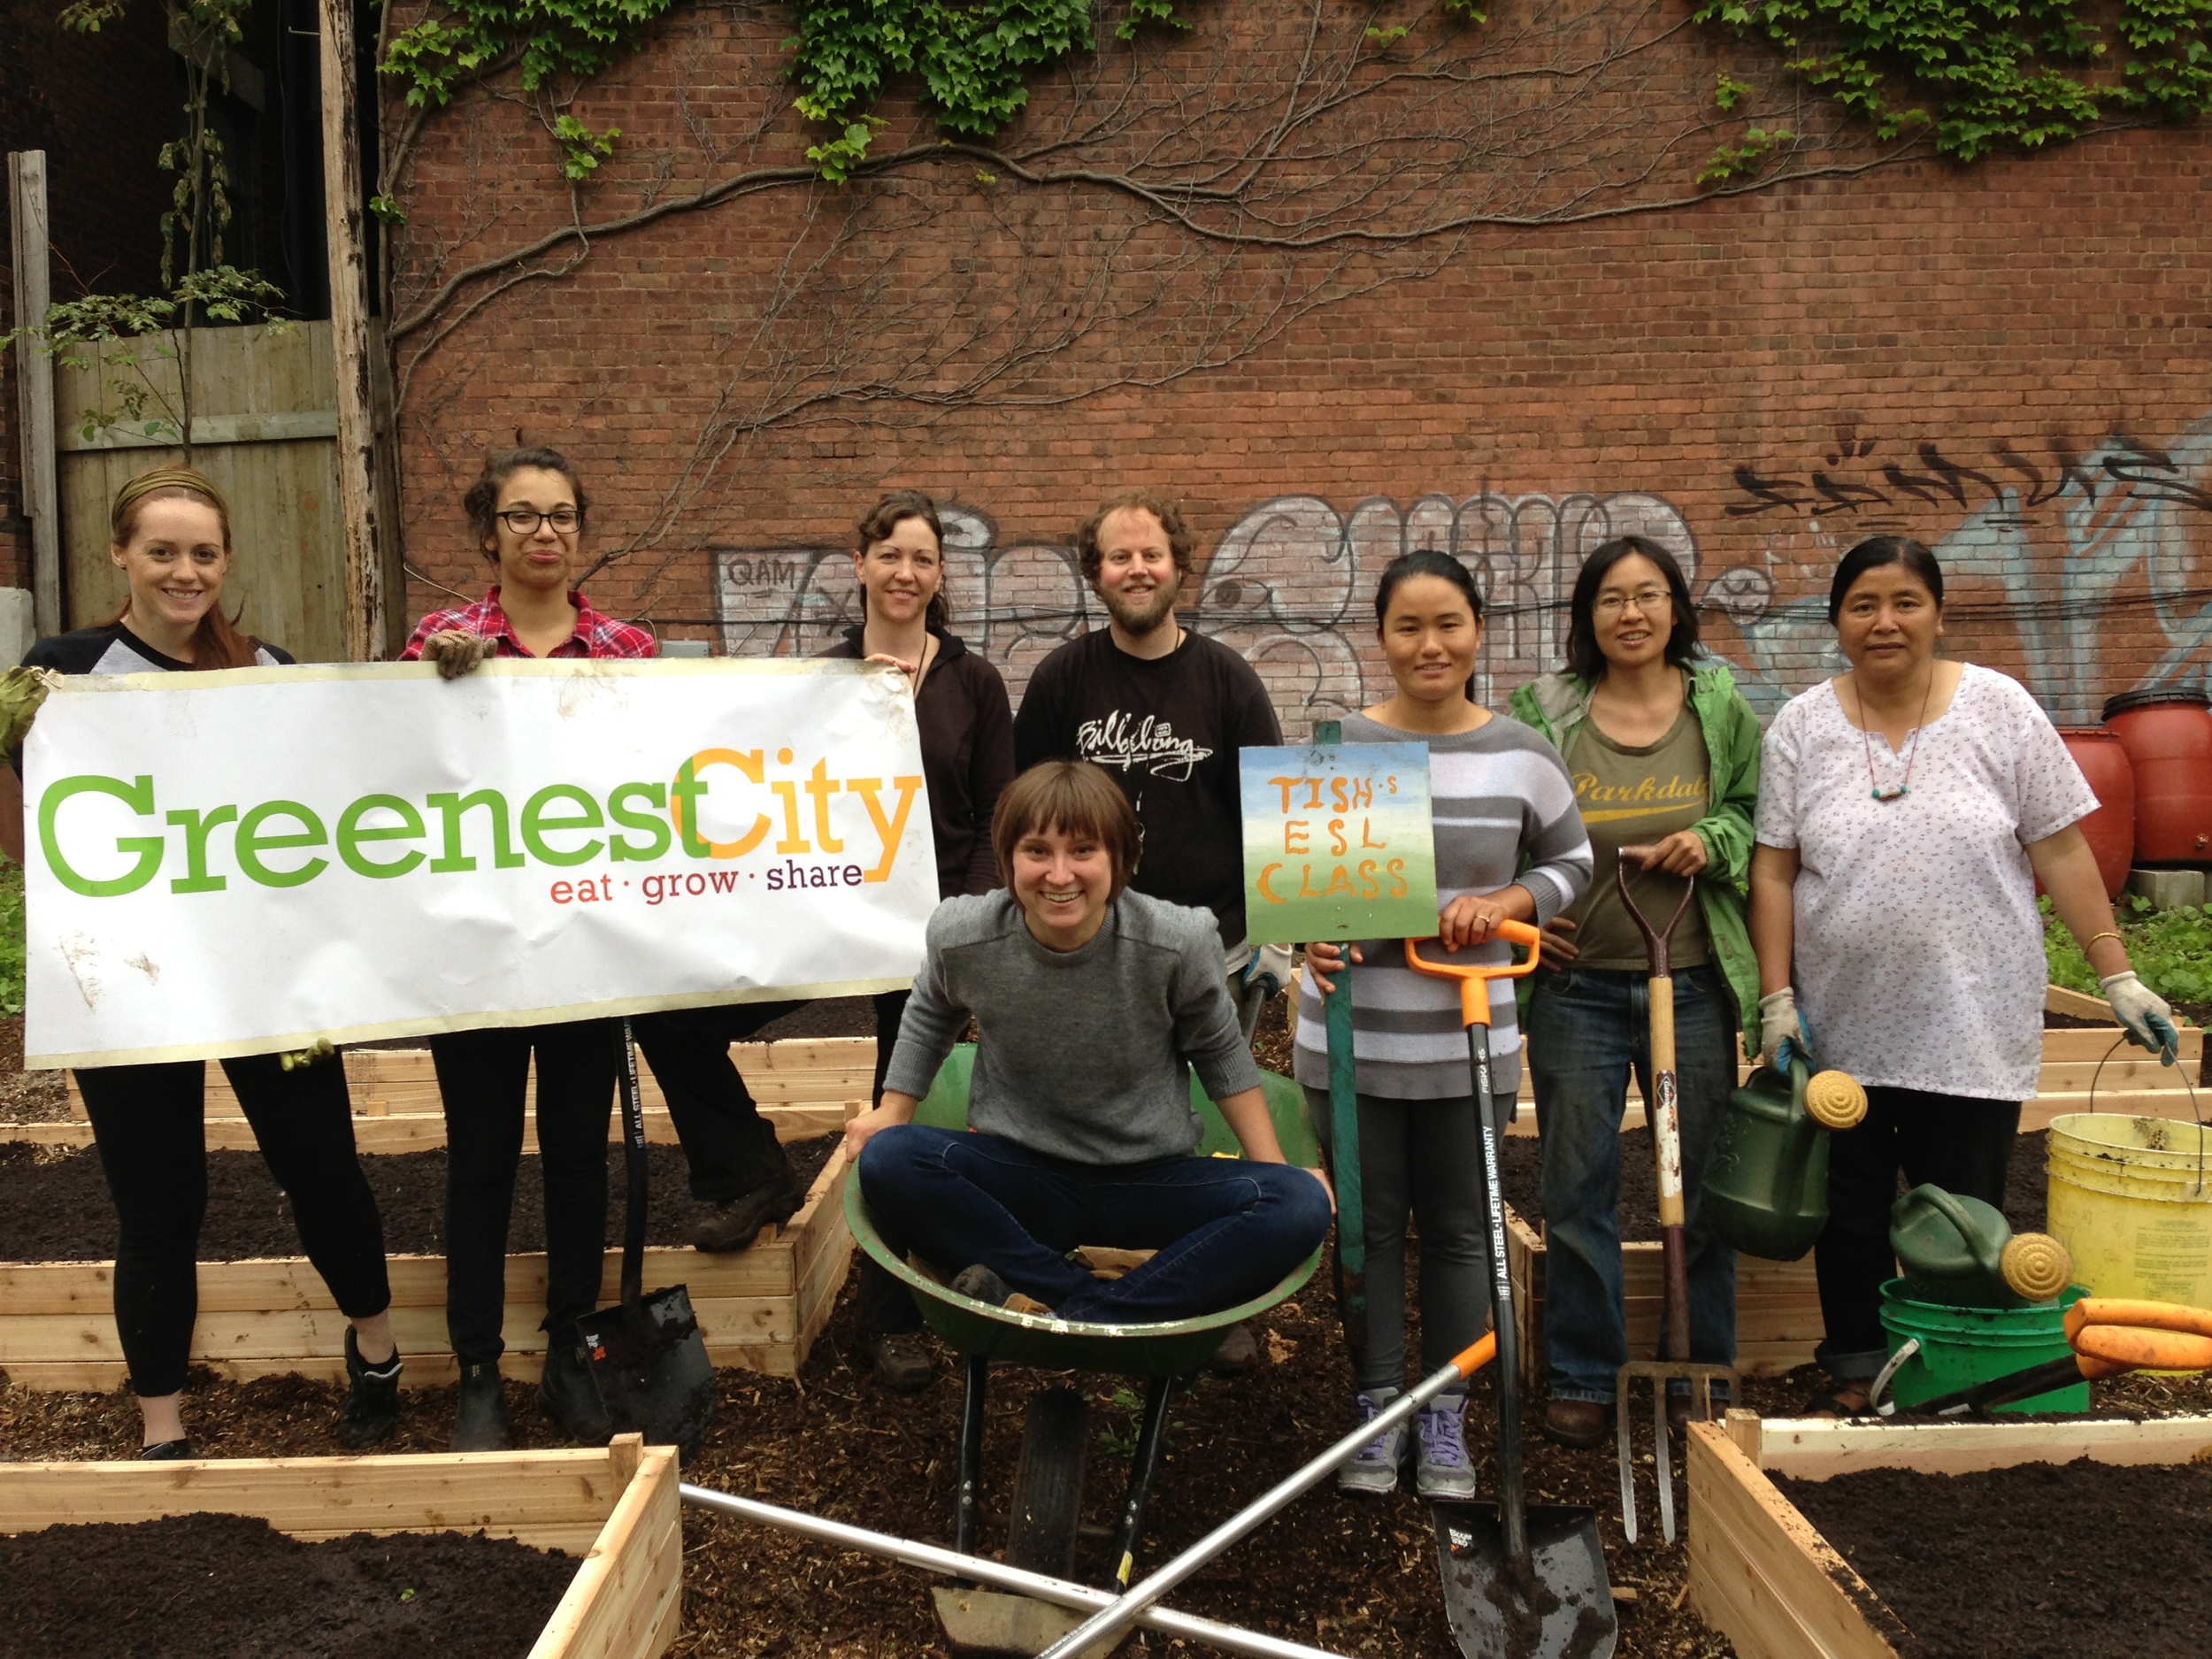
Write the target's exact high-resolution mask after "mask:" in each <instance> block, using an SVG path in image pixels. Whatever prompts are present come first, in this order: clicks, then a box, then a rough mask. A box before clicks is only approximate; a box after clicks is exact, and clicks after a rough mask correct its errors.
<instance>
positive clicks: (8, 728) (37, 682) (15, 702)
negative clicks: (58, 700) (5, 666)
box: [0, 668, 61, 755]
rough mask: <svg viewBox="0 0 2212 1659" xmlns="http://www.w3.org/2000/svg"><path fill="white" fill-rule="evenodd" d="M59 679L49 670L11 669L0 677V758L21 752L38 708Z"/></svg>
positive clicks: (36, 715) (57, 675) (56, 674)
mask: <svg viewBox="0 0 2212 1659" xmlns="http://www.w3.org/2000/svg"><path fill="white" fill-rule="evenodd" d="M60 678H61V676H60V675H59V674H58V673H56V672H54V671H53V670H52V669H50V668H11V669H10V670H8V672H6V673H4V674H0V755H12V754H15V753H16V752H17V751H18V750H19V749H22V747H23V740H24V739H25V738H27V737H28V736H29V735H30V734H31V722H32V721H33V720H35V719H36V718H38V711H39V707H40V705H41V704H42V703H44V702H45V701H46V694H47V693H48V692H50V691H51V690H52V689H53V688H54V683H55V681H57V680H59V679H60Z"/></svg>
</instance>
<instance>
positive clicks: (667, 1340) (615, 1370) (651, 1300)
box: [576, 1285, 714, 1463]
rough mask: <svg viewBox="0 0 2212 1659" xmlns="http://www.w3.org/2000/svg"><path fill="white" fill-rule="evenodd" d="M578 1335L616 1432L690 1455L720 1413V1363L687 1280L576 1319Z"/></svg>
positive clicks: (593, 1378)
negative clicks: (712, 1358)
mask: <svg viewBox="0 0 2212 1659" xmlns="http://www.w3.org/2000/svg"><path fill="white" fill-rule="evenodd" d="M576 1336H577V1340H578V1341H579V1342H580V1343H581V1344H582V1346H583V1350H584V1357H585V1360H586V1361H587V1363H588V1364H589V1365H590V1367H591V1379H592V1381H593V1382H594V1383H595V1384H596V1385H597V1386H598V1389H599V1398H600V1402H602V1403H603V1405H605V1407H606V1408H607V1416H608V1417H609V1418H610V1419H611V1420H612V1422H613V1424H614V1432H616V1433H617V1434H626V1433H631V1432H636V1433H640V1434H642V1435H644V1436H645V1439H646V1442H647V1443H648V1444H649V1445H653V1446H673V1447H675V1448H677V1449H678V1451H679V1452H680V1453H681V1454H682V1455H683V1458H684V1461H686V1462H687V1463H688V1462H689V1461H690V1460H691V1458H692V1457H693V1456H694V1455H696V1454H697V1452H698V1450H699V1442H700V1441H701V1440H703V1439H704V1438H705V1436H706V1432H707V1423H708V1420H709V1419H710V1417H713V1415H714V1366H713V1365H712V1363H710V1362H709V1360H708V1358H707V1344H706V1339H705V1338H704V1337H703V1336H702V1335H700V1333H699V1321H698V1319H697V1318H696V1317H695V1316H694V1315H693V1313H692V1311H691V1292H690V1291H689V1290H688V1289H687V1288H686V1287H685V1286H681V1285H671V1286H669V1287H668V1288H667V1289H665V1290H657V1291H654V1292H653V1293H652V1294H650V1295H649V1296H646V1297H643V1298H642V1299H641V1300H640V1302H638V1303H637V1304H636V1305H635V1306H634V1307H633V1306H631V1305H629V1304H626V1303H622V1302H618V1303H616V1304H615V1305H614V1306H613V1307H611V1308H602V1309H601V1310H599V1311H598V1312H596V1313H594V1314H590V1315H588V1316H587V1317H584V1318H581V1319H579V1320H578V1321H577V1322H576Z"/></svg>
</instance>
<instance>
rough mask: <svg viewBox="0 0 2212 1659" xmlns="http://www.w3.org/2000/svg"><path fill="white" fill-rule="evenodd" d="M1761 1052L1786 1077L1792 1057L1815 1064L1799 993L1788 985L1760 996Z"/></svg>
mask: <svg viewBox="0 0 2212 1659" xmlns="http://www.w3.org/2000/svg"><path fill="white" fill-rule="evenodd" d="M1759 1052H1760V1054H1761V1055H1763V1056H1765V1059H1766V1063H1767V1064H1769V1065H1770V1066H1772V1067H1773V1068H1774V1069H1775V1070H1776V1071H1779V1072H1780V1073H1781V1074H1782V1075H1783V1076H1784V1077H1787V1076H1788V1075H1789V1074H1790V1064H1791V1063H1792V1062H1793V1061H1795V1060H1802V1061H1804V1063H1805V1064H1807V1065H1808V1066H1810V1065H1812V1064H1813V1033H1812V1030H1811V1028H1810V1027H1809V1026H1808V1025H1806V1024H1805V1017H1804V1015H1802V1014H1801V1013H1799V1012H1798V1011H1797V993H1796V992H1795V991H1794V990H1792V989H1788V988H1785V989H1783V990H1779V991H1772V992H1770V993H1769V994H1768V995H1764V996H1763V997H1761V998H1760V999H1759Z"/></svg>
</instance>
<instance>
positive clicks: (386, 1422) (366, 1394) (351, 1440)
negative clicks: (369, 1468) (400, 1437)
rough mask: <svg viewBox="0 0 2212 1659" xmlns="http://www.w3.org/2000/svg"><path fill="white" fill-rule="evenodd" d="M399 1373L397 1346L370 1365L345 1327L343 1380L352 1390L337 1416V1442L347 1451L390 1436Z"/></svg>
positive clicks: (396, 1415)
mask: <svg viewBox="0 0 2212 1659" xmlns="http://www.w3.org/2000/svg"><path fill="white" fill-rule="evenodd" d="M399 1373H400V1363H399V1352H398V1350H397V1349H394V1350H393V1352H392V1356H391V1357H390V1358H389V1359H388V1360H386V1361H385V1362H384V1363H382V1364H380V1365H371V1364H370V1363H368V1362H367V1361H366V1360H365V1359H363V1358H362V1357H361V1347H360V1344H359V1343H357V1341H355V1340H354V1332H353V1327H352V1326H351V1325H348V1326H347V1327H346V1380H347V1381H348V1382H349V1383H350V1384H351V1385H352V1392H351V1393H349V1394H348V1395H347V1396H346V1409H345V1411H344V1413H343V1414H342V1416H341V1417H339V1419H338V1443H339V1444H340V1445H341V1446H343V1447H344V1448H346V1449H347V1450H348V1451H354V1452H359V1451H366V1450H367V1449H368V1448H370V1447H372V1446H374V1445H376V1444H377V1443H378V1442H379V1441H380V1440H389V1439H390V1438H391V1434H392V1431H393V1430H394V1429H396V1428H397V1427H398V1426H399Z"/></svg>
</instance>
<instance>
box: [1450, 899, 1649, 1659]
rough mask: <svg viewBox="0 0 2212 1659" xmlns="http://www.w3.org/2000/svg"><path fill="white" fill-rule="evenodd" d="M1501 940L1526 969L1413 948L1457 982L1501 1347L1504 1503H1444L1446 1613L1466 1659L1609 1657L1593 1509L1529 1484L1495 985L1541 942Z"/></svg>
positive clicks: (1528, 932)
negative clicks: (1525, 1482)
mask: <svg viewBox="0 0 2212 1659" xmlns="http://www.w3.org/2000/svg"><path fill="white" fill-rule="evenodd" d="M1498 936H1499V937H1500V938H1501V939H1502V940H1504V941H1507V942H1508V943H1509V944H1521V945H1525V946H1527V947H1528V959H1527V960H1526V961H1525V962H1522V963H1519V964H1510V963H1467V964H1460V963H1448V962H1432V961H1430V960H1428V959H1427V958H1425V957H1424V956H1422V955H1421V954H1420V952H1419V950H1418V949H1416V946H1417V942H1418V941H1415V940H1411V939H1409V940H1407V941H1406V962H1407V964H1408V965H1409V966H1410V967H1411V968H1412V969H1413V970H1414V971H1415V972H1418V973H1425V974H1429V975H1431V976H1432V977H1434V978H1437V979H1457V980H1458V981H1459V1012H1460V1018H1461V1020H1462V1021H1463V1023H1464V1024H1465V1025H1466V1027H1467V1056H1468V1063H1469V1065H1470V1068H1471V1071H1472V1072H1473V1076H1474V1085H1475V1115H1476V1117H1477V1119H1478V1120H1479V1124H1480V1125H1481V1130H1482V1168H1481V1171H1479V1173H1480V1177H1481V1180H1482V1189H1483V1209H1484V1212H1485V1215H1486V1219H1487V1222H1488V1225H1489V1229H1490V1307H1491V1333H1492V1335H1493V1336H1494V1338H1495V1339H1496V1340H1497V1348H1498V1502H1495V1503H1462V1502H1439V1503H1432V1504H1431V1505H1430V1506H1429V1507H1430V1509H1431V1511H1432V1514H1433V1515H1434V1517H1435V1523H1436V1554H1437V1560H1438V1564H1439V1565H1440V1567H1441V1568H1442V1569H1443V1575H1444V1609H1445V1613H1446V1616H1447V1617H1448V1618H1449V1620H1450V1622H1451V1627H1452V1638H1453V1640H1455V1641H1456V1642H1457V1643H1458V1644H1459V1650H1460V1652H1461V1653H1463V1654H1465V1655H1467V1659H1610V1655H1612V1652H1613V1648H1614V1644H1615V1643H1616V1641H1617V1640H1618V1638H1619V1630H1620V1627H1619V1619H1618V1616H1617V1614H1616V1613H1615V1612H1614V1610H1613V1591H1612V1586H1610V1585H1609V1583H1608V1582H1607V1581H1606V1575H1605V1548H1604V1546H1603V1545H1602V1544H1601V1543H1600V1542H1599V1540H1598V1519H1597V1514H1596V1512H1595V1511H1594V1510H1592V1509H1580V1508H1571V1507H1569V1506H1567V1505H1563V1504H1536V1505H1531V1504H1529V1503H1528V1502H1526V1501H1525V1498H1524V1496H1523V1492H1522V1481H1521V1398H1520V1392H1521V1391H1520V1381H1521V1359H1520V1340H1519V1331H1518V1328H1517V1325H1515V1323H1514V1317H1513V1275H1512V1271H1511V1269H1510V1267H1509V1264H1508V1263H1507V1260H1506V1254H1505V1196H1504V1190H1503V1188H1502V1187H1501V1186H1500V1185H1499V1181H1498V1133H1497V1127H1496V1123H1495V1119H1494V1117H1493V1116H1492V1113H1493V1110H1494V1108H1493V1104H1492V1097H1493V1093H1494V1091H1493V1090H1492V1087H1491V1083H1490V981H1491V980H1493V979H1510V978H1517V977H1518V976H1519V975H1521V974H1525V973H1531V972H1534V971H1535V968H1536V960H1537V956H1538V953H1539V950H1540V947H1541V945H1542V941H1543V935H1542V934H1541V933H1539V932H1538V931H1537V930H1536V929H1535V928H1533V927H1531V926H1528V925H1527V924H1526V923H1524V922H1501V923H1500V924H1499V925H1498Z"/></svg>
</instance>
